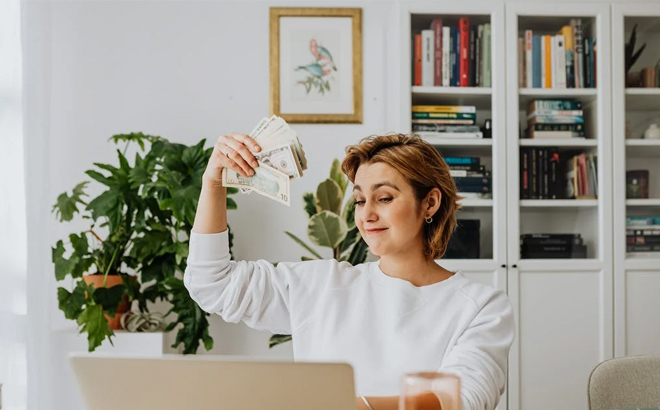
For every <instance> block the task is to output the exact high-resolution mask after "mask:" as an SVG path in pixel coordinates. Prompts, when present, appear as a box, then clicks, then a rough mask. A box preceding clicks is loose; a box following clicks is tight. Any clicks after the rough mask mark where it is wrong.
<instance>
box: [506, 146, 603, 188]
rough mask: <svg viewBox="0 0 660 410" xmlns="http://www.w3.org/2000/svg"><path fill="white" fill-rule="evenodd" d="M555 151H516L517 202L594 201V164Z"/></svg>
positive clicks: (580, 156) (579, 156)
mask: <svg viewBox="0 0 660 410" xmlns="http://www.w3.org/2000/svg"><path fill="white" fill-rule="evenodd" d="M565 155H566V153H565V152H562V151H560V150H559V149H558V148H556V147H522V148H520V175H519V176H520V187H519V189H520V199H596V198H598V160H597V157H596V156H595V155H593V154H590V153H589V154H587V153H584V152H583V153H579V154H575V155H571V154H569V156H568V158H567V159H566V160H564V159H563V157H564V156H565Z"/></svg>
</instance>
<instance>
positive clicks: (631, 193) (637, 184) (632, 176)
mask: <svg viewBox="0 0 660 410" xmlns="http://www.w3.org/2000/svg"><path fill="white" fill-rule="evenodd" d="M648 197H649V171H648V170H647V169H639V170H630V171H626V198H628V199H646V198H648Z"/></svg>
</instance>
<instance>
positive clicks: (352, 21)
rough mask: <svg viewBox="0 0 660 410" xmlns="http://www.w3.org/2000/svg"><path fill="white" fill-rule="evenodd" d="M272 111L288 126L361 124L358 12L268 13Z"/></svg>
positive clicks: (286, 10) (287, 9) (308, 10)
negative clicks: (301, 124) (291, 124)
mask: <svg viewBox="0 0 660 410" xmlns="http://www.w3.org/2000/svg"><path fill="white" fill-rule="evenodd" d="M270 70H271V71H270V111H271V114H273V115H278V116H280V117H282V118H284V119H285V120H286V121H287V122H289V123H362V9H360V8H294V7H284V8H280V7H273V8H271V9H270Z"/></svg>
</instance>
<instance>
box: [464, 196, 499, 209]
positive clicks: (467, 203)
mask: <svg viewBox="0 0 660 410" xmlns="http://www.w3.org/2000/svg"><path fill="white" fill-rule="evenodd" d="M459 195H460V193H459ZM459 203H460V204H461V205H462V206H463V207H464V208H478V207H480V208H485V207H491V206H493V200H492V199H474V198H466V199H464V200H462V201H459Z"/></svg>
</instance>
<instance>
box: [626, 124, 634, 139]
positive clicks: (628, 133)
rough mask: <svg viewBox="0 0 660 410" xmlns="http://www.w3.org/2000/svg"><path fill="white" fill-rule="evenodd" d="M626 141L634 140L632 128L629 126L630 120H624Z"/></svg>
mask: <svg viewBox="0 0 660 410" xmlns="http://www.w3.org/2000/svg"><path fill="white" fill-rule="evenodd" d="M625 137H626V139H631V138H636V137H634V136H633V132H632V126H631V125H630V120H628V119H626V135H625Z"/></svg>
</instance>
